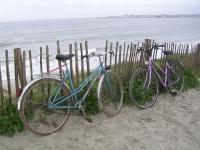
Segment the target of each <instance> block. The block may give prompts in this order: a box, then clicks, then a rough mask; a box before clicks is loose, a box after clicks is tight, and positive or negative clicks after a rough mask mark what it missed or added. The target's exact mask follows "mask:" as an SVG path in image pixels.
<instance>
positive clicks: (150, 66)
mask: <svg viewBox="0 0 200 150" xmlns="http://www.w3.org/2000/svg"><path fill="white" fill-rule="evenodd" d="M156 68H158V69H159V70H160V71H161V72H162V73H163V74H164V80H162V78H161V75H160V74H159V73H158V71H157V70H156ZM168 68H172V67H171V66H170V65H169V63H168V62H166V66H165V69H164V70H163V69H162V68H161V67H160V66H159V65H158V64H157V63H156V62H155V61H154V60H153V58H152V56H150V57H149V61H148V69H149V83H148V87H149V85H150V81H151V78H152V71H153V72H155V74H156V76H157V77H158V79H159V81H160V82H161V83H162V85H163V86H164V87H169V86H171V85H173V84H175V83H177V82H178V81H179V77H178V75H177V73H175V72H173V73H174V74H175V75H176V77H177V80H176V81H173V82H171V83H170V84H168V82H167V81H168V77H169V72H168ZM147 80H148V74H146V79H145V84H144V85H146V83H147Z"/></svg>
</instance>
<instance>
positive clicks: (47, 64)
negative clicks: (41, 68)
mask: <svg viewBox="0 0 200 150" xmlns="http://www.w3.org/2000/svg"><path fill="white" fill-rule="evenodd" d="M46 67H47V74H49V73H50V72H49V71H50V70H49V47H48V45H47V46H46Z"/></svg>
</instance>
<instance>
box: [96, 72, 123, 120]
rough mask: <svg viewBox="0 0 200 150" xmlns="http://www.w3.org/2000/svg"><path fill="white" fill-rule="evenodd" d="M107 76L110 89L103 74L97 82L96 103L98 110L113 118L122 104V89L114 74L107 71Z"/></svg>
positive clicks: (118, 79)
mask: <svg viewBox="0 0 200 150" xmlns="http://www.w3.org/2000/svg"><path fill="white" fill-rule="evenodd" d="M107 75H108V78H109V81H110V85H111V88H112V89H111V88H110V86H109V83H108V81H107V78H106V75H105V74H104V75H103V77H102V78H101V79H100V81H99V88H98V91H99V92H98V102H99V105H100V109H102V111H103V112H104V113H105V114H106V115H107V116H108V117H113V116H115V115H117V114H118V113H119V112H120V110H121V107H122V103H123V87H122V82H121V80H120V78H119V77H118V75H117V74H116V73H114V72H113V71H108V72H107Z"/></svg>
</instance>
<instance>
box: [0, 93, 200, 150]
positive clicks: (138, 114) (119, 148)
mask: <svg viewBox="0 0 200 150" xmlns="http://www.w3.org/2000/svg"><path fill="white" fill-rule="evenodd" d="M199 97H200V91H197V90H190V91H188V92H184V93H183V94H182V95H180V96H178V97H175V98H173V97H172V96H170V95H169V94H164V95H160V96H159V98H158V101H157V103H156V104H155V105H154V106H153V107H152V108H149V109H146V110H139V109H137V108H136V107H135V106H124V107H123V108H122V110H121V112H120V114H119V115H117V116H116V117H113V118H107V117H106V116H105V115H104V114H102V113H100V114H98V115H95V116H92V120H93V122H92V123H89V122H87V121H86V120H84V119H83V118H82V117H81V116H70V117H69V120H68V121H67V122H66V124H65V125H64V127H63V128H62V129H61V130H60V131H58V132H56V133H53V134H51V135H49V136H37V135H35V134H32V133H31V132H29V131H24V132H22V133H17V134H15V135H14V136H13V137H3V136H1V137H0V150H41V149H42V150H79V149H82V150H103V149H107V150H134V149H136V150H138V149H148V150H175V149H176V150H198V149H199V147H200V128H199V127H200V101H199V100H200V98H199Z"/></svg>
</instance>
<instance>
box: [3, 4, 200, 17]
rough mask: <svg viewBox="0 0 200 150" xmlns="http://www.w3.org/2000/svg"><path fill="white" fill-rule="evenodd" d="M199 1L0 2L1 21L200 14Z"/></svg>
mask: <svg viewBox="0 0 200 150" xmlns="http://www.w3.org/2000/svg"><path fill="white" fill-rule="evenodd" d="M199 8H200V1H199V0H148V1H147V0H140V1H137V0H0V21H15V20H34V19H53V18H76V17H98V16H110V15H123V14H161V13H168V14H180V13H184V14H192V13H200V9H199Z"/></svg>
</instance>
